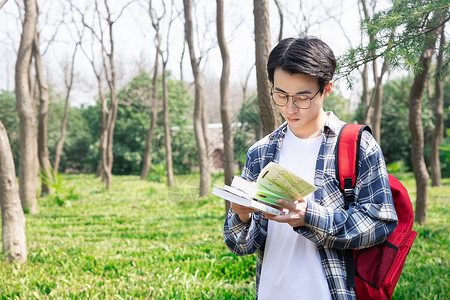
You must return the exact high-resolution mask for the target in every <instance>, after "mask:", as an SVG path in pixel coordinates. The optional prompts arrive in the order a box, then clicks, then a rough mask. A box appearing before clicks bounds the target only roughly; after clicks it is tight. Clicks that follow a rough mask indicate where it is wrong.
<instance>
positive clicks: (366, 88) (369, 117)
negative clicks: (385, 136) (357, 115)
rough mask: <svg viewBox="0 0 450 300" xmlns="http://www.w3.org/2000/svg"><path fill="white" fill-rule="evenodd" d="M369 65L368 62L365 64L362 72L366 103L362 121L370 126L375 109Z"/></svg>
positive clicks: (363, 96) (364, 100) (363, 94)
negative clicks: (370, 85) (372, 103)
mask: <svg viewBox="0 0 450 300" xmlns="http://www.w3.org/2000/svg"><path fill="white" fill-rule="evenodd" d="M368 73H369V67H368V65H367V63H365V64H364V69H363V73H362V75H361V76H362V83H363V91H362V101H363V103H364V109H365V113H364V116H363V120H362V123H363V124H367V125H369V126H370V127H372V124H371V121H372V114H373V109H372V106H371V103H370V102H371V101H370V99H371V96H370V90H369V74H368Z"/></svg>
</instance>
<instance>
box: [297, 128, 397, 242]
mask: <svg viewBox="0 0 450 300" xmlns="http://www.w3.org/2000/svg"><path fill="white" fill-rule="evenodd" d="M360 147H361V148H360V151H361V156H360V160H359V170H360V171H359V175H358V179H357V182H356V187H355V199H357V201H355V202H353V203H352V204H350V207H349V209H347V210H346V209H345V208H344V200H343V195H342V201H341V202H342V203H341V204H342V205H340V207H338V208H333V207H325V206H322V205H320V204H319V203H317V202H315V201H308V207H307V212H306V218H305V223H306V224H305V226H300V227H296V228H294V230H295V231H297V232H298V233H300V234H302V235H304V236H305V237H306V238H308V239H310V240H311V241H313V242H314V243H316V244H320V245H323V246H324V247H329V248H338V249H360V248H367V247H371V246H373V245H375V244H378V243H381V242H383V241H384V240H386V239H387V238H388V236H389V235H390V234H391V233H392V232H393V231H394V229H395V227H396V226H397V222H398V221H397V215H396V213H395V208H394V204H393V201H392V194H391V189H390V187H389V179H388V175H387V171H386V165H385V162H384V158H383V154H382V152H381V148H380V147H379V145H378V144H377V143H376V141H375V139H374V138H373V137H372V135H371V134H369V133H367V132H364V133H363V135H362V140H361V145H360ZM336 189H337V190H338V188H337V187H336ZM338 191H339V190H338Z"/></svg>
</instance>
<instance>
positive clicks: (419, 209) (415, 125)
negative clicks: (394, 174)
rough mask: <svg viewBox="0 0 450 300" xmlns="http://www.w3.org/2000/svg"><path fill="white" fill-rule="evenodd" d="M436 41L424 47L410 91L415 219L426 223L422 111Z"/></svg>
mask: <svg viewBox="0 0 450 300" xmlns="http://www.w3.org/2000/svg"><path fill="white" fill-rule="evenodd" d="M433 34H434V35H436V34H438V33H437V32H434V33H433ZM430 38H431V37H430ZM435 42H436V36H435V37H434V38H433V42H431V41H430V42H429V44H428V45H427V47H426V49H424V51H423V54H422V56H421V57H420V59H419V66H421V67H422V70H421V71H420V72H419V73H417V74H416V76H415V77H414V81H413V83H412V86H411V89H410V92H409V130H410V132H411V142H412V147H411V148H412V149H411V159H412V166H413V171H414V177H415V178H416V190H417V195H416V197H417V199H416V211H415V221H416V222H418V223H425V222H426V220H427V218H426V213H427V190H428V179H429V177H430V176H429V174H428V171H427V166H426V164H425V158H424V134H423V124H422V117H421V113H422V95H423V91H424V89H425V82H426V80H427V74H428V70H429V68H430V63H431V57H432V55H433V52H434V45H435Z"/></svg>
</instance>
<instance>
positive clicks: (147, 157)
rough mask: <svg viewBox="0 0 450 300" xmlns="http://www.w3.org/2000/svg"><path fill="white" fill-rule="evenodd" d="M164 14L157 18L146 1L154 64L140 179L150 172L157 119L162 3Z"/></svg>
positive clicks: (150, 4) (149, 3)
mask: <svg viewBox="0 0 450 300" xmlns="http://www.w3.org/2000/svg"><path fill="white" fill-rule="evenodd" d="M163 7H164V13H163V14H162V15H161V16H159V17H157V16H155V15H156V12H155V11H154V8H153V6H152V1H151V0H149V1H148V14H149V16H150V20H151V22H152V26H153V29H154V30H155V46H156V53H155V63H154V65H153V81H152V87H153V88H152V91H153V92H152V100H151V102H152V104H151V118H150V126H149V128H148V130H147V134H146V139H145V150H144V162H143V164H142V172H141V179H144V178H147V176H148V172H149V170H150V166H151V162H152V158H151V157H152V156H151V147H152V139H153V134H154V132H155V128H156V121H157V118H158V65H159V55H160V49H161V35H160V32H159V30H160V24H159V23H160V21H161V19H162V18H163V17H164V15H165V11H166V6H165V4H164V2H163Z"/></svg>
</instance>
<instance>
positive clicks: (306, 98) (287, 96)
mask: <svg viewBox="0 0 450 300" xmlns="http://www.w3.org/2000/svg"><path fill="white" fill-rule="evenodd" d="M319 92H320V89H319V90H318V91H317V93H315V94H314V96H312V97H309V96H306V95H296V94H288V93H285V92H281V91H274V90H273V86H272V88H271V89H270V97H271V98H272V101H273V103H275V105H276V106H279V107H284V106H286V105H287V104H288V102H289V97H291V100H292V103H293V104H294V105H295V107H297V108H299V109H309V108H310V107H311V102H312V101H313V99H314V97H316V96H317V94H319ZM274 93H277V94H283V95H286V103H285V104H283V105H281V104H278V103H277V102H276V101H275V99H274V98H273V94H274ZM298 96H301V97H305V99H300V101H306V100H309V106H308V107H300V106H298V105H297V104H296V101H295V100H294V97H298Z"/></svg>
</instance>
